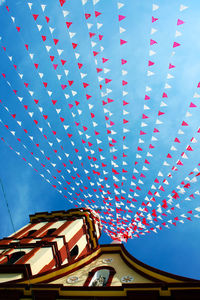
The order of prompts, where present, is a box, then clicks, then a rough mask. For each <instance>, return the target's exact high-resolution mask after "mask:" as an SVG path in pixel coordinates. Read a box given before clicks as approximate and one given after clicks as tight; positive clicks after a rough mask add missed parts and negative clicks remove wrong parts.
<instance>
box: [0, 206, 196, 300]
mask: <svg viewBox="0 0 200 300" xmlns="http://www.w3.org/2000/svg"><path fill="white" fill-rule="evenodd" d="M100 235H101V223H100V219H99V216H98V215H97V214H96V213H95V212H93V211H91V210H89V209H74V210H69V211H58V212H52V213H36V214H35V215H31V216H30V223H29V224H28V225H26V226H25V227H23V228H22V229H20V230H18V231H17V232H15V233H14V234H12V235H11V236H9V237H7V238H4V239H2V240H1V241H0V299H8V300H9V299H12V300H22V299H24V300H30V299H35V300H42V299H43V300H45V299H48V300H61V299H62V300H64V299H65V300H67V299H82V298H83V299H84V298H85V299H110V298H113V297H114V298H115V299H116V298H117V299H118V298H119V299H148V300H149V299H165V300H167V299H199V298H200V282H199V281H197V280H193V279H190V278H184V277H180V276H176V275H173V274H169V273H166V272H163V271H160V270H157V269H155V268H152V267H150V266H147V265H145V264H143V263H142V262H140V261H138V260H137V259H135V258H134V257H133V256H131V255H130V254H129V253H128V252H127V251H126V249H125V247H124V246H123V245H121V244H110V245H102V246H100V245H99V244H98V239H99V237H100ZM114 298H113V299H114Z"/></svg>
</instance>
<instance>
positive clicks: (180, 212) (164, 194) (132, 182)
mask: <svg viewBox="0 0 200 300" xmlns="http://www.w3.org/2000/svg"><path fill="white" fill-rule="evenodd" d="M186 2H187V1H185V3H183V2H182V1H179V0H178V1H176V2H174V1H168V2H165V3H164V2H163V1H159V0H158V1H156V2H151V1H147V0H146V1H139V0H135V1H125V0H122V1H119V2H117V1H114V0H112V1H105V0H100V1H95V0H94V1H91V0H88V1H83V2H81V1H79V0H75V1H72V0H67V1H66V2H65V1H64V2H62V1H61V2H59V1H56V2H51V3H49V2H48V1H47V0H45V1H42V2H41V1H40V0H37V1H30V2H28V1H27V2H26V1H16V2H15V3H13V2H12V1H6V2H3V1H1V2H0V3H1V5H0V16H1V18H0V23H1V27H0V37H1V40H0V44H1V45H0V46H1V48H0V71H1V72H0V73H1V77H0V100H1V102H0V108H1V110H0V137H1V138H3V140H1V141H0V142H1V147H0V153H1V170H0V178H1V181H2V182H3V186H4V190H5V193H6V198H7V201H8V203H9V207H10V211H11V215H12V218H13V223H14V227H15V228H16V229H18V228H19V227H20V226H23V225H24V224H25V223H26V222H28V215H29V214H31V213H34V212H36V211H52V210H60V209H69V208H72V207H81V206H85V207H90V208H92V209H95V210H96V211H99V213H100V215H101V219H102V221H103V224H104V228H103V234H102V238H101V242H102V243H110V242H111V241H112V239H116V238H117V239H119V240H121V241H125V240H126V238H127V237H128V241H127V244H126V247H127V249H128V250H129V251H130V253H131V254H133V255H135V256H136V258H138V259H140V260H142V261H144V262H145V263H148V264H150V265H152V266H155V267H157V268H160V269H163V270H166V271H169V272H173V273H176V274H179V275H183V276H189V277H193V278H200V277H199V259H198V246H199V237H198V230H199V217H200V214H199V211H200V209H199V195H200V192H199V190H198V188H199V183H198V180H199V175H198V174H199V172H200V168H199V165H198V164H199V163H200V161H199V132H198V129H199V127H200V122H199V98H200V95H199V91H198V90H199V86H198V83H199V79H200V71H199V70H200V68H199V64H200V60H199V50H200V49H199V48H200V43H199V41H198V36H199V28H200V27H199V26H198V24H199V14H198V13H199V10H200V6H199V3H198V1H194V0H193V1H190V3H186ZM6 6H7V7H6ZM10 147H12V149H10ZM1 205H2V206H1V211H0V214H1V219H0V220H1V221H0V222H1V229H2V230H1V236H6V235H8V234H10V233H11V232H12V230H13V229H12V226H11V222H10V219H9V214H8V209H7V206H6V204H5V201H4V198H3V194H2V193H1Z"/></svg>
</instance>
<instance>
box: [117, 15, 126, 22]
mask: <svg viewBox="0 0 200 300" xmlns="http://www.w3.org/2000/svg"><path fill="white" fill-rule="evenodd" d="M125 18H126V17H125V16H122V15H119V16H118V19H119V21H121V20H123V19H125Z"/></svg>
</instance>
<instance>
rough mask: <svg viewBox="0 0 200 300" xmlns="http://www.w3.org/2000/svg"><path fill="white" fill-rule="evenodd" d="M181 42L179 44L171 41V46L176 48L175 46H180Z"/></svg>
mask: <svg viewBox="0 0 200 300" xmlns="http://www.w3.org/2000/svg"><path fill="white" fill-rule="evenodd" d="M180 45H181V44H179V43H177V42H174V43H173V48H176V47H178V46H180Z"/></svg>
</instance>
